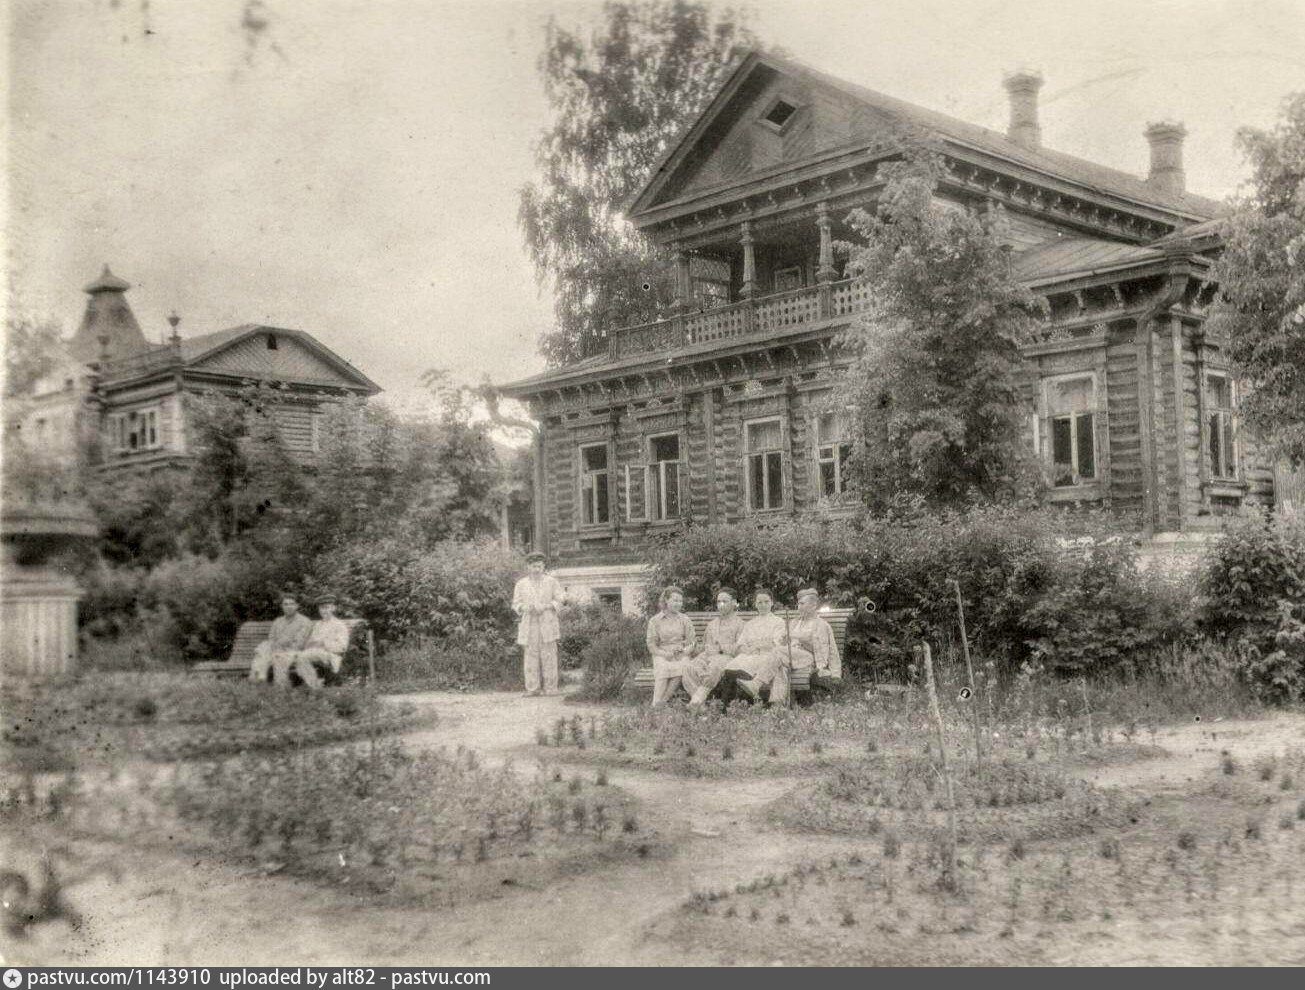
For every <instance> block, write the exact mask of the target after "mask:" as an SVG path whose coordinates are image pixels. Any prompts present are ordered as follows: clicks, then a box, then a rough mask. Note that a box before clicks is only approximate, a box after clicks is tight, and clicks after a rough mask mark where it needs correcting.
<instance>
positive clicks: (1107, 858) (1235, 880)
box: [647, 754, 1305, 966]
mask: <svg viewBox="0 0 1305 990" xmlns="http://www.w3.org/2000/svg"><path fill="white" fill-rule="evenodd" d="M1299 764H1300V761H1299V758H1298V757H1295V756H1292V755H1291V754H1288V755H1287V756H1286V757H1283V758H1279V759H1276V760H1266V761H1259V762H1257V763H1256V765H1255V766H1254V767H1253V768H1241V767H1238V768H1235V770H1234V773H1233V774H1231V775H1227V776H1222V775H1219V774H1220V771H1218V770H1217V769H1213V768H1212V769H1211V770H1210V773H1211V774H1212V775H1216V776H1217V779H1214V780H1213V783H1211V782H1210V781H1211V778H1210V777H1207V778H1206V779H1205V782H1204V783H1198V784H1197V785H1196V786H1192V787H1189V788H1187V789H1186V790H1185V791H1183V792H1178V793H1171V794H1167V795H1165V796H1163V797H1155V798H1152V799H1148V800H1147V801H1146V802H1145V803H1146V807H1145V809H1144V811H1143V813H1142V814H1141V816H1140V817H1139V818H1138V820H1137V821H1129V822H1127V823H1125V824H1124V825H1123V826H1122V827H1118V828H1105V829H1103V830H1101V831H1099V832H1098V833H1096V834H1094V835H1091V836H1087V835H1079V836H1078V837H1075V838H1064V837H1063V836H1058V837H1056V838H1053V839H1049V840H1047V841H1033V840H1030V839H1029V838H1028V837H1027V835H1025V834H1024V833H1022V832H1021V831H1020V825H1019V822H1018V815H1013V814H1011V813H1010V812H1011V809H1010V808H1004V809H1001V813H1002V817H1003V818H1005V819H1006V820H1007V821H1008V822H1009V825H1008V831H1007V832H1006V836H1007V837H1006V838H1005V840H1004V841H1002V842H1001V843H999V844H996V845H991V844H979V845H975V846H970V847H963V848H962V849H961V850H960V851H959V852H958V853H957V854H956V855H955V857H954V858H952V859H950V860H949V859H948V858H947V856H946V855H945V846H944V844H943V843H942V842H941V841H939V839H938V837H937V836H934V837H933V838H932V839H927V838H922V837H921V836H920V834H919V833H918V832H916V831H913V830H906V829H898V828H885V829H883V830H882V831H881V832H880V834H879V835H878V836H876V837H875V838H874V839H873V840H867V842H866V844H865V846H864V848H862V849H860V850H858V851H856V852H853V853H850V854H849V853H846V852H843V853H841V854H840V855H838V856H837V857H834V858H830V857H829V856H826V857H824V858H822V859H820V860H817V861H808V862H805V863H803V864H801V865H799V866H797V867H795V868H793V869H791V870H787V871H783V872H776V873H773V874H770V875H764V876H759V877H756V878H755V879H753V880H749V881H747V882H744V883H739V884H736V885H733V886H731V887H729V888H720V889H715V890H701V891H698V892H697V893H695V894H693V895H692V896H691V897H689V898H688V899H687V900H686V901H685V902H684V903H683V904H682V905H681V907H680V908H678V909H677V910H675V911H673V912H671V913H670V914H669V915H667V916H665V917H663V918H662V919H660V920H658V921H657V922H655V923H654V924H653V925H652V926H650V928H649V930H648V933H647V937H648V939H649V941H650V942H654V943H656V944H672V945H676V946H680V947H685V949H686V955H685V957H684V958H683V960H682V961H683V962H685V963H686V964H689V965H710V964H736V965H766V964H773V963H776V962H782V963H784V964H786V965H826V966H828V965H876V966H890V965H899V966H910V965H930V966H939V965H943V966H947V965H962V966H982V965H1035V964H1040V965H1299V964H1300V962H1301V958H1302V957H1301V955H1300V952H1301V949H1300V946H1301V944H1302V941H1301V940H1302V938H1303V937H1305V901H1303V900H1302V898H1301V895H1300V890H1301V884H1302V883H1305V796H1303V795H1305V788H1302V787H1301V786H1300V784H1299V781H1300V778H1299V776H1298V769H1299Z"/></svg>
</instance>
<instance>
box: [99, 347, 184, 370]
mask: <svg viewBox="0 0 1305 990" xmlns="http://www.w3.org/2000/svg"><path fill="white" fill-rule="evenodd" d="M181 363H182V361H181V351H180V349H179V348H177V347H174V346H172V345H170V344H165V345H163V346H162V347H154V348H151V349H150V350H148V351H142V352H141V353H139V354H130V355H127V356H126V357H119V358H109V360H107V361H105V362H104V363H103V364H102V365H101V367H100V375H101V376H102V377H104V378H135V377H137V376H138V375H145V374H148V373H150V372H152V371H162V370H166V369H168V368H174V367H176V366H178V365H180V364H181Z"/></svg>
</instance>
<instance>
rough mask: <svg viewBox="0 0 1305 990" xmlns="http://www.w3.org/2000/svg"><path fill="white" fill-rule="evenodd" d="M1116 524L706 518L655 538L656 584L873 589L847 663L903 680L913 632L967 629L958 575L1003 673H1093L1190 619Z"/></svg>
mask: <svg viewBox="0 0 1305 990" xmlns="http://www.w3.org/2000/svg"><path fill="white" fill-rule="evenodd" d="M1108 526H1109V523H1108V521H1107V520H1106V519H1104V518H1103V517H1098V516H1095V515H1092V514H1067V513H1063V512H1053V511H1050V510H1048V511H1030V510H1028V509H1026V508H1024V507H1014V506H1012V507H997V506H989V507H983V508H974V509H970V510H967V511H964V512H942V513H925V512H921V511H918V510H912V509H909V508H908V510H907V511H899V512H897V513H896V514H894V515H893V516H891V517H883V518H879V517H869V516H862V517H860V518H857V519H852V520H799V521H792V522H784V523H779V524H773V525H767V526H761V525H758V524H756V523H743V524H737V525H720V526H708V527H698V528H695V529H690V530H689V531H688V532H687V533H684V534H678V535H677V536H676V537H675V539H673V540H665V541H663V542H661V543H659V544H658V545H657V546H656V547H655V548H654V549H653V551H652V554H651V557H652V563H653V573H652V579H651V582H650V583H651V586H652V587H658V586H660V585H662V584H669V583H672V582H674V583H678V584H680V585H681V586H682V587H683V588H684V590H685V596H686V599H687V600H688V603H689V607H691V608H692V607H707V606H709V603H710V601H711V598H712V595H713V594H714V592H715V589H716V588H717V587H719V586H720V585H732V586H734V587H736V588H738V589H739V590H740V593H746V591H747V590H749V589H751V588H754V587H756V586H758V585H764V586H767V587H770V588H771V589H772V590H773V591H774V592H775V593H776V594H777V595H778V596H779V600H780V602H781V603H791V602H792V601H793V597H794V595H795V593H796V591H797V589H798V588H800V587H804V586H806V585H815V586H816V587H818V588H820V589H821V591H822V593H823V594H824V596H825V598H826V600H828V601H829V602H831V603H833V604H837V605H844V606H849V605H856V604H858V603H859V602H860V601H861V600H863V599H865V598H870V599H872V600H873V601H874V602H875V603H876V604H877V606H878V611H876V612H875V613H874V614H873V615H869V616H858V618H857V620H856V622H855V623H853V624H852V628H851V629H850V630H849V636H848V651H849V656H848V657H847V658H846V661H847V667H848V668H849V669H850V670H852V671H853V672H866V670H867V668H870V669H871V670H872V671H873V673H875V674H876V675H877V676H879V677H884V676H888V677H897V678H900V677H901V676H902V674H903V672H904V668H905V665H906V663H908V662H909V659H908V657H909V652H908V649H907V648H908V646H909V644H910V643H911V642H914V641H918V640H919V639H921V638H928V639H931V640H933V641H934V642H935V643H937V642H940V641H941V642H947V641H951V642H956V641H957V640H958V639H959V632H958V629H957V621H956V602H955V596H954V593H953V591H952V588H951V586H950V585H949V583H948V579H949V578H955V579H956V580H957V581H959V582H960V586H961V590H962V594H963V596H964V601H965V610H966V624H967V631H968V634H969V637H970V642H971V646H972V648H974V649H975V651H976V652H982V653H985V654H987V655H988V656H990V657H992V658H993V659H995V660H998V661H1000V662H1001V663H1002V666H1003V668H1004V670H1005V672H1007V673H1009V672H1010V671H1013V670H1015V669H1018V667H1019V665H1020V664H1021V663H1022V662H1023V661H1025V660H1028V659H1035V660H1039V661H1040V662H1041V663H1042V664H1043V665H1044V666H1046V667H1047V668H1048V669H1049V670H1052V671H1056V672H1060V673H1077V672H1080V671H1084V670H1093V671H1096V670H1103V669H1107V668H1110V667H1112V666H1114V665H1117V664H1118V663H1119V661H1121V660H1122V659H1124V658H1126V657H1129V656H1130V655H1131V654H1134V653H1136V652H1137V651H1138V650H1139V649H1151V648H1157V647H1162V646H1165V645H1168V644H1169V643H1171V642H1173V641H1175V640H1176V638H1178V637H1179V636H1181V635H1182V633H1183V632H1184V630H1185V628H1186V626H1185V622H1184V616H1185V615H1186V613H1184V612H1182V611H1181V610H1179V611H1178V612H1177V613H1175V609H1174V603H1175V602H1176V601H1177V600H1178V597H1177V595H1176V593H1175V592H1174V591H1173V590H1172V589H1170V588H1168V587H1166V586H1165V585H1164V584H1163V583H1162V582H1161V581H1160V580H1159V579H1156V578H1151V577H1149V576H1147V575H1143V574H1141V573H1139V571H1138V569H1137V567H1136V563H1135V558H1134V554H1133V550H1132V548H1131V547H1130V546H1129V545H1128V544H1126V543H1123V542H1122V541H1118V540H1109V539H1107V538H1106V537H1105V536H1104V533H1105V532H1106V530H1107V528H1108ZM1067 534H1087V535H1086V536H1084V537H1083V538H1081V539H1080V540H1079V541H1077V542H1067V541H1066V540H1065V536H1066V535H1067Z"/></svg>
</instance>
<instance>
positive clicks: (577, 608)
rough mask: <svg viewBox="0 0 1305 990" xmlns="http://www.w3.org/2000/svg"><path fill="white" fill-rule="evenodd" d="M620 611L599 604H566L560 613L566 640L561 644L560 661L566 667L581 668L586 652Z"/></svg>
mask: <svg viewBox="0 0 1305 990" xmlns="http://www.w3.org/2000/svg"><path fill="white" fill-rule="evenodd" d="M616 614H619V610H618V609H616V608H615V606H612V605H606V604H603V603H602V602H597V601H584V602H579V603H577V604H573V605H566V606H564V607H563V608H562V610H561V612H560V613H559V614H558V621H559V624H560V626H561V629H562V638H561V639H560V640H558V643H557V653H558V660H559V662H560V663H561V664H562V666H563V667H579V666H580V663H581V659H580V658H581V657H582V656H583V654H584V651H585V649H586V648H587V647H588V646H589V644H590V643H592V642H593V641H594V639H595V638H596V637H598V636H600V635H602V634H603V633H604V632H605V631H607V630H608V629H609V628H610V627H611V625H612V616H613V615H616Z"/></svg>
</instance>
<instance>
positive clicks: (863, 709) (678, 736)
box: [532, 701, 1164, 777]
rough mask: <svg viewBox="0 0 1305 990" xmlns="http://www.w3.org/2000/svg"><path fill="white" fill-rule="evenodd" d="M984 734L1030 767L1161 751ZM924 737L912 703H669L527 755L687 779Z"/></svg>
mask: <svg viewBox="0 0 1305 990" xmlns="http://www.w3.org/2000/svg"><path fill="white" fill-rule="evenodd" d="M998 728H999V729H1000V731H987V730H986V729H985V731H984V736H983V740H982V742H983V746H984V752H985V754H987V755H988V756H990V757H991V758H993V759H996V760H999V761H1001V760H1004V761H1008V762H1013V761H1019V762H1027V763H1030V764H1033V765H1038V766H1055V767H1066V766H1102V765H1108V764H1112V763H1128V762H1133V761H1136V760H1141V759H1148V758H1152V757H1155V756H1158V755H1161V754H1162V753H1163V752H1164V751H1163V750H1162V749H1160V748H1159V747H1158V746H1155V745H1153V744H1146V743H1143V742H1141V741H1138V740H1136V739H1135V736H1136V732H1134V731H1132V730H1128V729H1125V730H1124V731H1123V732H1117V731H1114V730H1112V729H1107V730H1104V731H1103V730H1100V729H1096V730H1094V731H1092V732H1087V731H1084V730H1083V729H1082V728H1081V727H1080V726H1079V725H1077V724H1076V723H1075V722H1074V721H1073V720H1070V719H1064V720H1061V721H1056V720H1042V721H1039V720H1027V721H1023V722H1020V723H1018V724H1015V723H1011V724H1007V723H1000V724H999V725H998ZM946 735H947V741H948V748H949V751H955V752H958V753H962V752H965V751H967V750H968V751H969V752H971V753H972V752H973V746H974V737H973V734H972V728H971V726H970V725H968V724H966V723H965V722H963V721H959V720H956V719H952V720H951V721H949V723H948V726H947V729H946ZM929 737H930V730H929V727H928V723H927V721H926V717H925V715H924V713H923V712H922V711H921V710H919V707H918V705H916V704H914V703H913V702H911V701H907V702H905V703H901V702H893V703H890V704H889V705H887V706H885V705H884V704H881V703H876V704H870V703H865V702H861V701H852V702H848V701H822V702H817V703H816V704H814V705H811V706H810V707H804V708H780V707H771V708H764V707H762V706H761V705H748V704H746V703H736V704H732V705H730V706H729V708H728V709H724V708H722V707H721V706H720V705H718V704H717V705H709V706H708V707H706V708H705V709H702V710H694V709H689V708H687V707H686V706H684V705H680V704H671V705H667V706H665V707H662V708H658V709H653V708H651V707H649V706H647V705H643V706H640V707H637V708H620V709H616V710H613V711H608V712H606V713H604V714H603V715H602V716H594V715H591V716H586V717H582V716H579V715H576V716H573V717H572V718H569V719H567V718H562V719H555V720H553V721H552V722H550V723H549V724H548V725H546V726H539V727H537V729H536V731H535V746H534V748H533V749H532V752H533V753H535V754H536V755H538V756H540V757H544V758H547V759H550V760H557V761H562V762H568V763H579V764H585V765H593V766H607V767H621V768H629V769H639V770H651V771H656V772H663V773H672V774H677V775H680V776H686V777H730V776H737V775H782V774H792V773H805V772H810V771H824V770H833V769H838V768H847V767H858V766H860V765H862V764H863V763H864V762H865V761H866V760H867V759H871V760H873V759H875V758H877V756H878V755H879V754H882V753H894V754H898V755H902V756H906V755H910V754H913V753H918V752H919V746H920V740H922V739H927V738H929Z"/></svg>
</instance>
